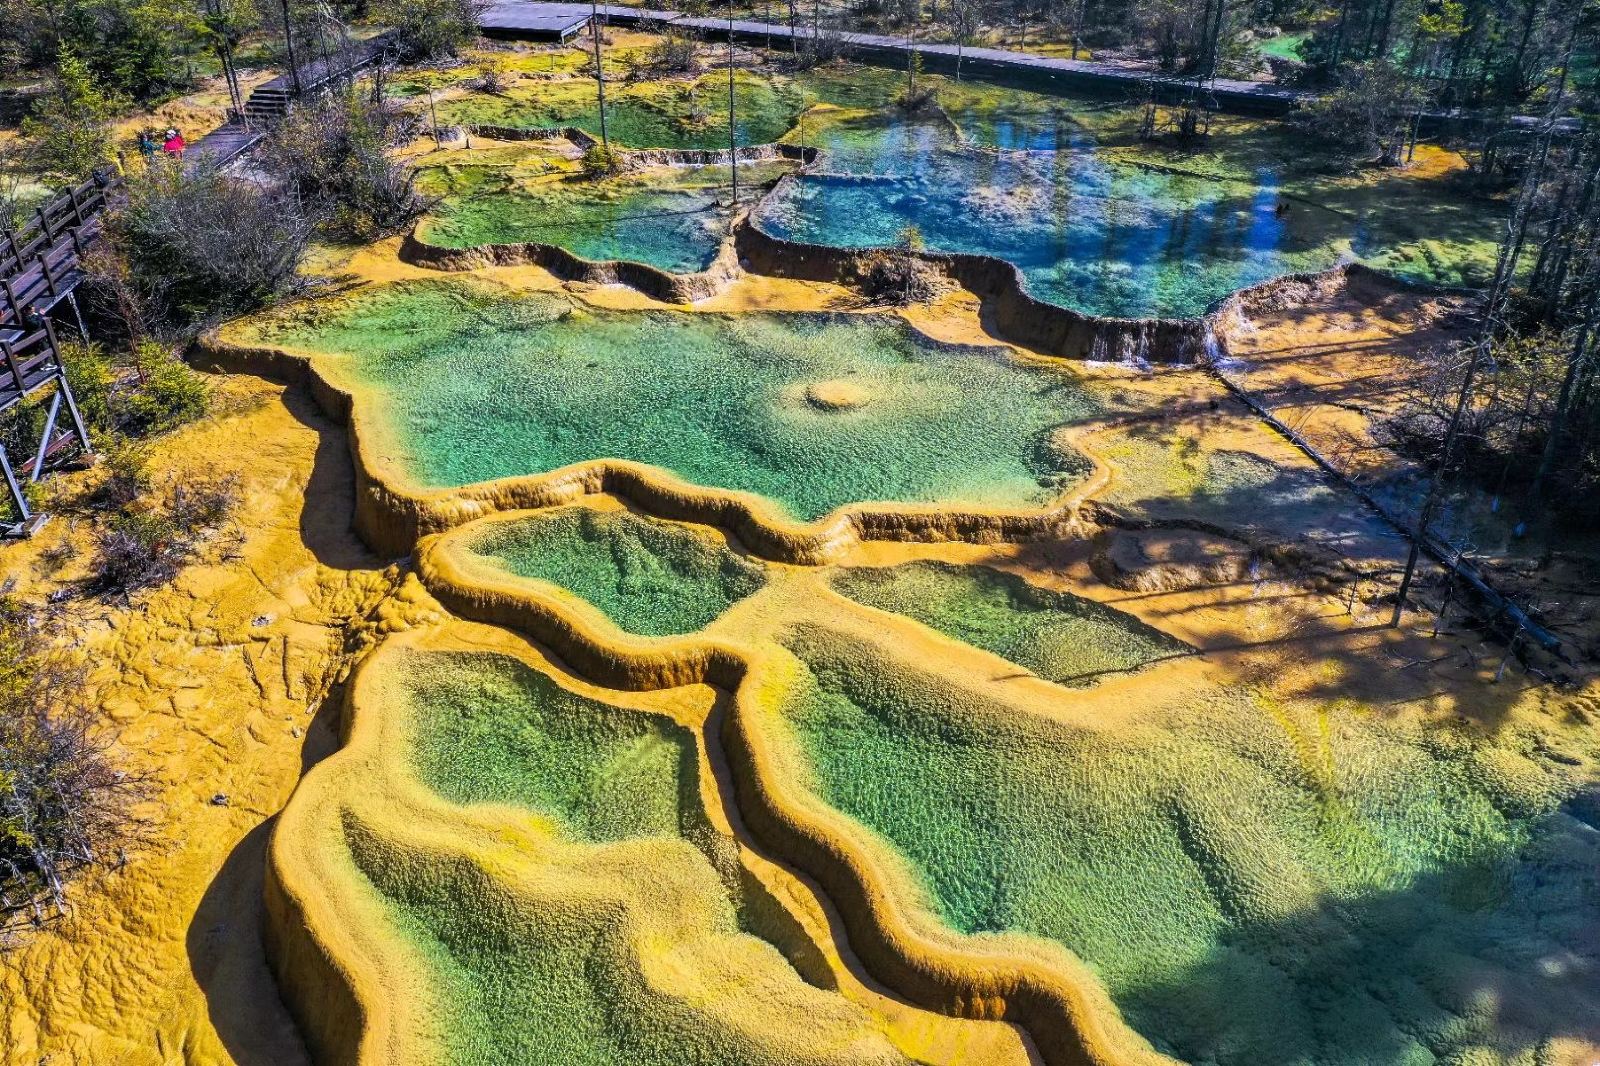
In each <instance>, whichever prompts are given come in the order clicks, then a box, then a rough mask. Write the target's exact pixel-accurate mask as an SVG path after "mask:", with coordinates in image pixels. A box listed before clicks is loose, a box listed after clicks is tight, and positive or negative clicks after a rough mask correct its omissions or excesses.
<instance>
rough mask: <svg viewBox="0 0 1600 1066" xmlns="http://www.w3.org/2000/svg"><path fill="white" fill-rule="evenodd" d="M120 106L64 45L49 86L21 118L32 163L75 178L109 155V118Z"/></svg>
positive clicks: (86, 66)
mask: <svg viewBox="0 0 1600 1066" xmlns="http://www.w3.org/2000/svg"><path fill="white" fill-rule="evenodd" d="M119 107H120V102H119V101H118V100H116V99H115V98H114V97H111V96H109V95H107V94H106V93H105V92H103V91H101V89H100V87H99V86H98V85H97V84H95V80H94V75H93V74H91V73H90V71H89V67H88V65H87V64H85V63H84V62H83V60H81V59H79V58H78V57H77V56H76V55H74V54H73V52H72V51H71V50H70V49H68V48H65V47H63V48H62V49H61V51H60V53H59V55H58V56H57V58H56V74H55V79H54V81H53V83H52V84H51V87H50V91H49V92H47V93H45V94H44V95H43V96H41V97H40V98H39V100H38V102H37V103H35V104H34V105H33V109H32V111H31V112H30V113H29V115H28V117H27V118H25V119H23V120H22V136H23V137H24V138H26V139H27V141H28V145H27V152H28V156H29V161H30V162H31V163H32V165H33V167H34V169H36V170H38V171H39V172H41V173H43V174H48V175H52V176H55V177H59V178H64V179H66V180H68V181H78V180H80V179H82V178H83V177H84V176H85V175H87V174H88V173H89V172H90V171H92V170H94V168H95V167H97V166H99V165H100V164H101V163H104V162H105V161H106V160H108V159H110V158H111V120H112V118H113V116H114V115H115V114H116V112H117V110H118V109H119Z"/></svg>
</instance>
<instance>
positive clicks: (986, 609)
mask: <svg viewBox="0 0 1600 1066" xmlns="http://www.w3.org/2000/svg"><path fill="white" fill-rule="evenodd" d="M831 581H832V584H833V587H834V588H835V589H837V590H838V591H839V592H841V593H843V594H844V595H846V596H849V597H850V598H851V599H853V600H856V601H858V602H861V603H864V604H866V605H867V606H869V607H876V608H878V609H879V610H883V611H893V612H895V613H897V614H903V615H906V616H907V617H909V618H914V619H916V620H917V621H918V622H921V623H922V624H923V625H925V626H928V627H929V628H931V629H936V630H938V631H939V632H941V633H943V634H945V635H946V636H948V637H951V638H953V639H955V640H960V641H965V642H966V643H968V644H971V645H973V646H975V647H979V648H983V649H984V650H986V651H991V652H994V653H995V654H996V655H998V656H1000V657H1001V658H1003V659H1009V660H1011V661H1012V662H1014V663H1016V664H1017V665H1018V666H1023V667H1026V668H1027V669H1029V670H1031V671H1033V672H1034V673H1036V674H1038V675H1039V676H1040V677H1042V678H1045V679H1046V680H1048V681H1058V682H1062V683H1066V684H1086V683H1088V682H1089V681H1091V680H1093V679H1094V678H1095V677H1096V676H1098V675H1102V674H1108V673H1115V672H1118V671H1123V670H1133V669H1137V668H1138V667H1140V666H1143V665H1145V664H1146V663H1149V662H1151V661H1153V660H1155V659H1161V658H1167V657H1170V656H1173V655H1181V654H1183V653H1184V652H1186V651H1188V650H1189V649H1188V646H1187V645H1185V644H1184V643H1182V642H1181V641H1178V640H1174V639H1173V638H1171V637H1169V636H1167V635H1166V634H1164V633H1162V632H1161V631H1160V630H1158V629H1155V628H1154V627H1152V626H1148V625H1145V624H1144V623H1143V622H1141V621H1139V620H1138V619H1137V618H1134V617H1133V616H1132V615H1128V614H1124V613H1123V612H1121V611H1118V610H1115V609H1113V608H1110V607H1106V606H1104V605H1102V604H1098V603H1095V602H1094V601H1093V600H1086V599H1084V598H1083V597H1081V596H1074V595H1072V594H1071V593H1068V592H1055V591H1052V590H1050V589H1042V588H1039V587H1037V586H1035V585H1031V584H1029V583H1028V582H1026V581H1024V580H1023V579H1022V578H1020V577H1017V576H1016V575H1015V574H1007V573H1004V572H1002V571H999V570H992V569H990V568H988V567H985V566H953V565H951V564H949V563H939V562H914V563H905V564H903V565H900V566H892V567H862V568H856V569H850V570H840V571H838V572H837V573H835V574H834V575H833V576H832V578H831Z"/></svg>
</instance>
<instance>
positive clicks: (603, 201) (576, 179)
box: [420, 164, 789, 273]
mask: <svg viewBox="0 0 1600 1066" xmlns="http://www.w3.org/2000/svg"><path fill="white" fill-rule="evenodd" d="M788 169H789V167H787V166H785V165H783V164H757V165H753V166H752V165H745V166H741V167H740V168H739V183H740V191H741V200H744V201H745V202H748V200H747V198H748V197H751V196H754V195H757V194H758V190H760V189H763V188H766V187H768V186H770V185H771V184H772V183H773V182H775V181H777V180H778V178H779V177H780V176H781V175H782V174H783V173H785V172H786V171H787V170H788ZM729 181H730V178H729V170H728V168H727V167H717V166H706V167H672V168H666V167H661V168H654V169H651V170H648V171H644V172H636V173H631V174H627V175H624V176H622V177H618V178H612V179H608V180H604V181H590V180H587V179H584V178H582V177H580V176H576V175H564V176H555V177H552V176H529V175H522V174H519V173H518V172H517V171H516V170H515V169H513V168H508V167H504V166H489V167H474V166H470V165H468V166H452V167H449V168H433V169H430V170H428V171H425V172H424V173H423V180H422V182H421V183H420V185H421V187H422V188H423V189H424V191H425V192H427V193H429V194H430V195H433V196H437V197H440V198H441V199H440V200H439V202H438V203H437V204H436V205H435V206H434V208H433V210H432V211H431V212H430V214H429V216H428V219H427V221H426V223H425V225H424V229H423V235H424V237H425V238H426V239H427V240H428V241H429V242H431V243H433V244H438V245H441V246H443V247H446V248H473V247H477V246H479V245H484V244H515V243H521V242H524V241H533V242H537V243H539V244H552V245H555V246H557V247H560V248H565V249H566V250H567V251H569V252H572V253H573V254H574V255H577V256H579V257H581V258H583V259H588V260H590V261H601V260H610V259H627V260H632V261H633V262H636V263H645V264H647V265H649V266H654V267H659V268H660V269H662V270H667V271H672V272H674V273H693V272H695V271H700V270H704V269H706V268H707V267H709V266H710V265H711V262H712V260H713V259H715V258H716V255H717V251H718V249H719V248H720V247H721V246H722V242H723V240H724V239H725V238H726V237H727V235H728V225H729V222H730V220H731V218H732V214H733V201H732V198H731V196H730V194H729Z"/></svg>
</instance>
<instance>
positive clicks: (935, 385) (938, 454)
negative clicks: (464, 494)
mask: <svg viewBox="0 0 1600 1066" xmlns="http://www.w3.org/2000/svg"><path fill="white" fill-rule="evenodd" d="M264 337H265V338H266V339H268V340H277V341H283V342H287V343H289V344H291V345H294V346H297V347H305V348H311V349H314V350H317V351H323V352H328V353H332V354H335V355H341V356H344V357H346V358H345V359H343V360H335V361H330V362H329V363H328V366H329V368H330V371H331V372H333V373H335V374H336V375H344V374H348V376H350V377H351V378H354V379H355V380H356V381H357V382H359V383H360V384H362V385H363V386H365V387H366V388H368V389H370V390H371V393H372V399H373V402H374V403H375V405H376V414H377V416H378V424H379V425H381V426H383V427H384V448H383V450H384V452H385V454H386V455H387V456H388V458H389V459H391V460H395V461H398V462H400V463H401V464H402V466H403V468H404V469H405V470H406V471H407V472H408V473H409V474H410V475H411V476H412V477H413V478H415V479H416V480H418V481H420V482H421V483H423V484H425V485H429V486H457V485H466V484H471V483H474V482H478V481H484V480H488V479H491V478H498V477H506V476H510V475H516V474H536V473H540V472H544V471H548V470H554V469H557V468H560V467H562V466H565V465H567V464H570V463H577V462H582V461H584V460H589V459H600V458H617V459H632V460H637V461H639V462H644V463H651V464H655V465H658V466H662V467H665V468H667V469H669V470H673V471H676V472H677V473H678V474H679V475H680V476H681V477H683V478H685V479H687V480H688V481H691V482H694V483H696V484H700V485H706V486H715V487H720V488H727V489H735V490H740V491H745V492H752V493H757V494H759V495H762V496H765V497H767V498H768V499H770V500H773V501H775V502H777V503H778V504H779V505H781V506H782V507H783V508H785V509H787V511H788V512H789V513H790V514H792V515H793V516H795V517H797V518H802V519H809V518H815V517H818V516H821V515H824V514H827V513H829V512H830V511H833V510H834V509H835V508H838V507H841V506H844V505H845V504H849V503H853V502H857V501H865V500H881V501H906V502H916V503H925V502H926V503H932V502H941V503H949V504H962V505H973V506H1007V507H1034V506H1040V505H1043V504H1046V503H1048V502H1049V501H1050V500H1052V499H1053V498H1055V497H1056V496H1057V495H1059V494H1060V493H1061V492H1062V491H1063V489H1064V488H1065V487H1067V486H1068V485H1069V484H1070V483H1072V482H1073V481H1074V480H1075V479H1076V478H1078V477H1079V476H1081V474H1082V472H1083V470H1084V469H1085V468H1086V464H1085V462H1084V460H1083V459H1082V457H1081V456H1078V455H1077V454H1076V453H1071V452H1067V451H1063V450H1062V449H1061V448H1058V447H1056V446H1054V445H1053V443H1052V431H1053V430H1054V429H1055V428H1056V427H1058V426H1060V425H1063V424H1066V423H1070V422H1073V421H1076V420H1079V419H1082V418H1084V417H1087V416H1089V415H1090V414H1091V413H1092V411H1093V404H1092V402H1091V400H1090V399H1089V397H1088V395H1087V393H1086V392H1085V390H1084V389H1083V387H1082V386H1081V385H1080V384H1079V382H1078V380H1077V379H1076V378H1074V377H1072V376H1071V375H1070V374H1069V373H1067V372H1066V371H1065V370H1064V369H1062V370H1059V371H1058V370H1056V369H1055V368H1053V367H1046V366H1043V365H1038V364H1031V363H1024V362H1022V361H1020V360H1018V359H1016V358H1014V357H1012V356H1010V355H1008V354H1006V353H1004V352H1002V351H999V350H991V349H982V348H963V347H953V346H946V345H941V344H937V343H935V342H933V341H930V340H928V339H926V338H924V337H922V336H921V335H920V334H917V333H915V332H914V331H912V330H911V329H909V328H908V327H907V326H905V325H904V323H903V322H901V321H900V320H899V319H891V318H885V317H875V316H860V315H801V314H769V313H750V314H742V315H738V316H723V315H711V314H691V313H678V312H602V311H580V310H578V309H576V308H574V307H573V306H572V305H570V304H568V303H566V302H564V301H562V300H559V299H555V298H552V297H546V296H527V297H509V296H506V295H503V294H496V293H494V292H492V291H489V290H486V289H482V288H477V287H474V286H472V285H470V284H463V283H459V282H454V281H448V282H436V283H419V284H408V285H398V286H390V287H388V288H386V289H384V290H381V291H377V292H374V293H372V294H370V295H366V296H363V297H360V298H358V299H357V300H355V301H354V302H352V303H350V304H348V305H346V307H345V309H344V310H342V311H340V312H338V313H334V314H328V315H325V316H323V317H321V318H319V319H317V320H315V321H304V322H299V323H292V324H288V325H282V326H279V327H276V328H273V329H269V330H267V331H265V333H264ZM834 379H847V380H848V381H849V382H851V383H853V385H854V387H856V388H857V389H859V390H860V392H861V393H862V394H863V395H864V396H865V398H866V399H867V402H866V403H865V405H864V406H859V407H855V408H851V409H846V410H826V409H823V408H822V407H819V406H817V405H815V404H813V403H812V402H809V401H808V400H807V399H806V390H807V389H808V387H810V386H812V385H815V384H817V383H818V382H824V381H829V380H834Z"/></svg>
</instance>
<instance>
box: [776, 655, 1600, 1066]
mask: <svg viewBox="0 0 1600 1066" xmlns="http://www.w3.org/2000/svg"><path fill="white" fill-rule="evenodd" d="M787 643H788V644H789V646H790V648H791V650H793V651H794V652H795V653H796V654H797V655H799V656H800V658H801V659H802V661H803V662H804V663H805V664H806V667H807V668H808V673H809V676H808V677H807V679H806V680H805V681H804V682H803V683H802V684H801V685H800V687H799V688H798V689H797V691H796V692H795V693H794V694H793V696H792V698H791V702H790V704H789V706H788V719H789V721H790V723H791V726H792V728H793V730H794V736H795V740H796V743H797V744H798V747H799V749H800V750H801V751H802V752H803V753H804V755H805V757H806V758H807V760H808V762H809V766H810V768H811V773H812V776H813V787H814V788H815V790H816V791H817V793H818V794H819V795H820V796H821V797H822V798H823V799H824V801H826V802H828V803H830V804H831V805H833V806H834V807H836V808H838V809H839V810H840V811H842V812H844V813H845V814H846V815H848V816H850V817H852V818H854V819H856V820H857V821H858V822H860V823H861V824H862V825H864V826H866V827H867V828H868V829H870V830H871V831H872V832H873V833H874V834H876V836H877V837H878V839H879V840H881V841H882V842H884V843H885V844H886V845H887V846H889V847H892V848H894V849H895V850H897V851H898V852H899V853H900V854H901V855H903V856H904V857H905V858H906V859H907V860H908V861H909V863H910V865H911V867H912V869H913V870H914V871H915V872H916V874H917V875H918V877H919V879H920V881H921V883H922V885H923V887H924V889H925V891H926V892H927V898H928V899H929V901H930V905H931V906H932V907H933V908H934V910H935V911H936V913H937V914H938V915H939V916H940V917H942V918H943V920H944V921H945V922H947V923H948V924H949V925H950V926H951V927H952V928H954V929H956V930H959V931H962V932H965V933H991V932H1014V933H1023V934H1028V935H1032V936H1037V937H1043V938H1046V939H1049V940H1053V941H1056V942H1058V943H1060V944H1063V945H1065V946H1066V947H1068V948H1070V949H1072V950H1073V951H1074V952H1075V953H1076V954H1077V955H1078V956H1079V958H1081V959H1083V960H1084V961H1085V962H1087V963H1088V964H1089V965H1090V966H1091V967H1092V968H1093V969H1094V971H1095V972H1096V973H1097V974H1098V975H1099V977H1100V978H1101V980H1102V981H1104V982H1105V984H1106V987H1107V989H1108V990H1109V992H1110V993H1111V995H1112V997H1113V999H1114V1000H1115V1002H1116V1003H1117V1005H1118V1007H1119V1008H1120V1009H1121V1010H1122V1012H1123V1014H1124V1017H1125V1018H1126V1019H1127V1020H1128V1022H1129V1023H1130V1024H1131V1025H1132V1026H1133V1027H1134V1028H1135V1029H1137V1030H1138V1031H1139V1032H1140V1033H1142V1034H1143V1035H1144V1036H1145V1037H1147V1038H1148V1039H1150V1040H1151V1041H1152V1042H1153V1043H1155V1044H1156V1046H1157V1047H1158V1048H1159V1049H1161V1050H1163V1051H1166V1052H1168V1053H1169V1054H1173V1055H1175V1056H1177V1057H1178V1058H1180V1059H1183V1060H1187V1061H1193V1062H1212V1063H1218V1064H1227V1066H1231V1064H1238V1066H1256V1064H1259V1063H1264V1062H1272V1063H1294V1064H1306V1066H1311V1064H1322V1063H1357V1062H1384V1063H1417V1064H1422V1063H1431V1062H1435V1061H1450V1062H1465V1061H1471V1062H1480V1061H1481V1062H1486V1063H1487V1062H1504V1061H1517V1062H1524V1061H1532V1060H1533V1059H1534V1058H1535V1057H1536V1056H1535V1050H1536V1049H1538V1048H1539V1047H1541V1046H1542V1042H1543V1041H1544V1040H1546V1039H1547V1038H1549V1037H1550V1036H1556V1035H1578V1034H1582V1033H1585V1032H1587V1031H1588V1027H1589V1026H1590V1024H1591V1020H1592V1018H1593V1017H1594V1016H1595V1012H1596V1010H1597V1009H1600V989H1597V988H1596V986H1595V985H1594V983H1593V980H1592V969H1590V968H1589V967H1590V966H1592V962H1590V961H1576V962H1563V961H1556V960H1572V959H1573V955H1572V952H1573V951H1577V952H1578V953H1580V954H1583V955H1584V959H1585V960H1589V959H1592V952H1590V951H1589V949H1588V948H1587V947H1584V945H1592V944H1594V943H1595V942H1596V940H1595V938H1596V937H1597V936H1600V886H1597V884H1596V881H1595V879H1594V877H1593V875H1592V871H1593V867H1594V864H1595V863H1596V862H1597V861H1600V836H1597V835H1596V834H1594V833H1593V832H1592V831H1589V830H1587V829H1585V828H1583V827H1582V826H1580V825H1579V824H1578V823H1577V822H1575V821H1573V820H1572V819H1569V818H1566V817H1565V816H1564V815H1561V814H1559V813H1556V808H1557V805H1558V803H1559V802H1560V798H1561V795H1562V794H1563V790H1565V789H1569V788H1570V787H1571V786H1570V783H1568V782H1566V781H1564V780H1563V778H1562V777H1561V776H1560V775H1559V774H1557V773H1552V772H1551V771H1550V770H1549V769H1547V768H1546V767H1544V766H1541V765H1540V764H1538V763H1537V762H1535V761H1533V760H1530V759H1528V758H1524V757H1522V756H1521V755H1518V754H1516V753H1514V752H1513V751H1511V750H1509V749H1505V748H1497V747H1496V746H1494V743H1493V742H1492V741H1490V740H1488V739H1486V738H1483V737H1475V736H1473V735H1472V733H1471V732H1470V731H1460V732H1458V731H1456V730H1453V729H1451V728H1449V727H1446V726H1442V725H1440V724H1437V723H1435V724H1430V725H1429V726H1428V727H1427V729H1426V730H1422V729H1417V728H1410V729H1407V728H1401V727H1398V726H1395V725H1392V724H1390V723H1387V722H1385V721H1383V720H1382V719H1381V718H1378V717H1376V716H1374V715H1373V714H1372V713H1371V712H1369V711H1367V710H1366V709H1365V708H1361V707H1358V706H1351V705H1347V704H1344V703H1340V702H1330V703H1321V704H1314V705H1297V706H1293V707H1290V706H1285V705H1282V704H1280V703H1277V702H1275V701H1273V700H1271V699H1270V697H1266V696H1264V695H1258V696H1252V695H1250V694H1248V693H1244V692H1239V693H1236V694H1228V695H1226V696H1224V695H1221V694H1216V695H1211V696H1209V697H1207V698H1205V699H1204V700H1194V701H1193V702H1191V703H1188V704H1184V703H1182V702H1181V699H1182V696H1181V694H1179V693H1172V694H1170V695H1169V696H1168V697H1167V698H1168V699H1169V700H1172V701H1174V702H1173V704H1172V710H1171V711H1170V712H1169V713H1167V714H1164V715H1160V716H1157V715H1144V716H1142V720H1143V721H1144V722H1145V723H1147V724H1143V725H1135V726H1129V725H1121V726H1116V727H1110V728H1105V729H1101V728H1094V729H1088V728H1081V727H1072V726H1068V725H1065V724H1062V723H1059V722H1055V721H1051V720H1048V719H1045V718H1043V717H1035V716H1033V715H1030V714H1027V713H1024V712H1019V711H1017V710H1016V709H1013V708H1010V707H1007V706H1001V705H998V704H990V703H988V702H986V701H984V700H983V699H981V698H980V697H976V696H974V695H973V694H972V693H970V692H968V691H965V690H960V691H957V690H954V689H951V688H948V687H946V686H944V685H943V684H942V683H941V682H939V681H938V680H937V679H935V678H932V677H930V676H927V675H924V674H921V673H919V672H917V671H915V670H913V669H912V668H910V667H907V666H905V665H903V664H901V663H899V662H898V661H895V660H891V659H889V658H887V657H886V656H885V654H884V653H883V652H882V651H880V650H879V649H877V648H874V647H869V646H867V645H864V644H862V643H860V642H859V641H856V640H853V639H848V638H845V637H843V636H840V635H837V634H831V633H828V632H826V631H823V630H810V629H808V630H802V631H800V632H798V633H795V634H792V635H791V637H790V638H788V640H787ZM1585 953H1587V954H1585Z"/></svg>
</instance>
